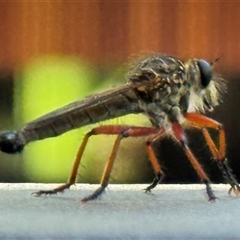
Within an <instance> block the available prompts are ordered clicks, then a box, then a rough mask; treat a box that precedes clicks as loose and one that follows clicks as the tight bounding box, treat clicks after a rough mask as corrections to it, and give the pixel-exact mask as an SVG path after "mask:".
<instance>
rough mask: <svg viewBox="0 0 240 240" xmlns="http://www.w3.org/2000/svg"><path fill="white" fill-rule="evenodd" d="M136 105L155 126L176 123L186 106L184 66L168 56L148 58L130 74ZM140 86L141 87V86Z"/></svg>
mask: <svg viewBox="0 0 240 240" xmlns="http://www.w3.org/2000/svg"><path fill="white" fill-rule="evenodd" d="M128 79H129V83H130V84H133V85H135V84H136V85H139V86H137V87H136V88H134V89H135V92H136V94H137V96H138V99H139V106H140V108H141V109H142V110H143V112H144V113H145V114H146V115H147V116H148V117H149V119H150V121H151V122H152V124H153V125H154V126H156V127H159V126H165V125H166V124H168V123H169V121H170V122H172V121H176V120H179V119H178V118H180V117H181V116H182V114H184V113H185V112H186V111H187V109H188V105H189V95H190V91H189V83H188V81H187V74H186V71H185V67H184V64H183V63H182V62H181V61H180V60H178V59H176V58H173V57H169V56H150V57H148V58H145V59H144V60H141V61H140V62H139V64H137V65H136V66H135V67H134V68H133V69H132V71H131V72H130V73H129V78H128ZM141 83H142V84H141Z"/></svg>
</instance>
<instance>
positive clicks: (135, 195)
mask: <svg viewBox="0 0 240 240" xmlns="http://www.w3.org/2000/svg"><path fill="white" fill-rule="evenodd" d="M55 186H57V185H56V184H7V183H4V184H0V191H1V197H0V226H1V227H0V239H6V238H8V239H16V238H18V239H26V238H31V239H74V238H75V239H76V238H77V239H83V238H85V239H86V238H92V239H105V238H122V239H127V238H128V239H129V238H132V239H163V238H171V239H179V238H181V239H189V238H191V239H194V238H195V239H196V238H205V239H206V238H211V239H219V238H221V239H226V238H228V239H229V238H240V231H239V222H240V198H239V197H235V196H229V195H228V194H227V191H228V189H229V187H228V186H227V185H222V184H220V185H212V188H213V189H214V192H215V194H216V196H217V197H218V198H219V200H218V201H216V202H215V203H208V202H207V201H206V198H205V197H206V196H205V186H204V185H159V186H157V187H156V189H154V191H153V193H150V194H144V193H143V192H142V191H141V190H142V189H144V188H146V186H147V185H110V186H109V188H108V190H107V191H106V194H104V195H103V196H102V197H101V198H100V199H98V200H96V201H91V202H88V203H81V201H80V199H81V198H83V197H85V196H86V195H88V194H90V193H91V192H92V191H93V190H94V189H96V187H97V185H87V184H78V185H76V186H73V187H72V189H71V190H70V191H66V192H64V194H58V195H54V196H42V197H33V196H32V195H31V193H32V192H33V191H35V190H38V189H51V188H52V187H55Z"/></svg>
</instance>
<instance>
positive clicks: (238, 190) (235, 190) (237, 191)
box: [228, 185, 240, 197]
mask: <svg viewBox="0 0 240 240" xmlns="http://www.w3.org/2000/svg"><path fill="white" fill-rule="evenodd" d="M232 192H233V193H234V194H235V195H236V196H237V197H238V196H239V195H240V187H239V186H238V185H235V186H232V187H231V188H230V189H229V190H228V194H229V195H230V194H231V193H232Z"/></svg>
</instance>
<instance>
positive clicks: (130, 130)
mask: <svg viewBox="0 0 240 240" xmlns="http://www.w3.org/2000/svg"><path fill="white" fill-rule="evenodd" d="M158 132H159V129H156V128H153V127H135V126H133V127H129V126H121V125H119V126H114V125H113V126H111V125H110V126H101V127H97V128H94V129H92V130H91V131H90V132H88V133H87V134H86V135H85V137H84V139H83V141H82V144H81V146H80V148H79V150H78V153H77V156H76V159H75V161H74V164H73V168H72V172H71V175H70V177H69V180H68V182H67V183H66V184H63V185H60V186H59V187H57V188H55V189H53V190H40V191H38V192H35V193H34V194H35V195H36V196H40V195H42V194H56V193H58V192H63V191H64V190H65V189H68V188H69V187H70V186H71V185H73V184H75V182H76V177H77V173H78V168H79V165H80V163H81V159H82V155H83V152H84V150H85V147H86V145H87V143H88V140H89V138H90V137H91V136H92V135H98V134H105V135H118V137H117V139H116V141H115V143H114V146H113V150H112V152H111V155H110V158H109V160H108V162H107V165H106V167H105V170H104V173H103V176H102V179H101V182H100V184H101V186H100V187H99V188H98V189H97V190H96V191H95V192H94V193H93V194H91V195H90V196H88V197H86V198H84V199H83V200H82V201H84V202H86V201H89V200H93V199H96V198H97V197H98V196H99V195H101V193H102V192H103V191H104V189H105V188H106V187H107V185H108V181H109V177H110V173H111V170H112V167H113V163H114V160H115V157H116V154H117V151H118V148H119V146H120V142H121V140H122V139H123V138H126V137H139V136H149V135H152V134H157V133H158ZM151 154H152V153H150V160H151V159H152V156H153V157H154V155H153V154H152V155H151ZM151 162H152V164H153V168H154V170H155V171H157V169H160V166H157V163H156V159H153V160H151ZM159 171H160V170H159Z"/></svg>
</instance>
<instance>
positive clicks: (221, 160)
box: [185, 113, 240, 196]
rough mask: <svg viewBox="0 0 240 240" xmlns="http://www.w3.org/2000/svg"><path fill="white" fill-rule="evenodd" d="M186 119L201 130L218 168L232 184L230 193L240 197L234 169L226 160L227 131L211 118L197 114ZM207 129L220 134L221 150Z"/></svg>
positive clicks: (187, 116) (190, 114) (189, 115)
mask: <svg viewBox="0 0 240 240" xmlns="http://www.w3.org/2000/svg"><path fill="white" fill-rule="evenodd" d="M185 117H186V119H187V120H188V121H189V122H190V123H191V124H192V125H193V126H195V127H198V128H201V130H202V133H203V136H204V138H205V140H206V142H207V145H208V147H209V149H210V151H211V153H212V155H213V157H214V160H215V161H217V164H218V167H219V169H220V170H221V172H222V175H223V177H224V179H225V180H226V181H227V183H229V184H230V186H231V188H230V189H229V191H228V193H229V194H230V193H231V192H234V193H235V194H236V195H237V196H238V195H240V186H239V184H238V182H237V180H236V179H235V177H234V175H233V173H232V169H231V168H230V166H229V165H228V161H227V158H226V139H225V131H224V129H223V127H222V124H220V123H219V122H217V121H214V120H213V119H211V118H208V117H205V116H202V115H200V114H197V113H187V114H186V116H185ZM206 128H212V129H215V130H217V131H218V133H219V148H217V146H216V144H215V143H214V141H213V139H212V137H211V136H210V134H209V132H208V130H207V129H206Z"/></svg>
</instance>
